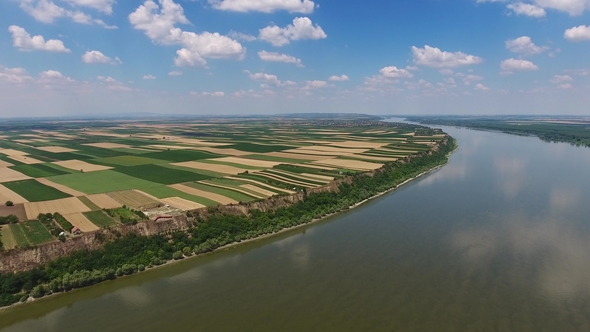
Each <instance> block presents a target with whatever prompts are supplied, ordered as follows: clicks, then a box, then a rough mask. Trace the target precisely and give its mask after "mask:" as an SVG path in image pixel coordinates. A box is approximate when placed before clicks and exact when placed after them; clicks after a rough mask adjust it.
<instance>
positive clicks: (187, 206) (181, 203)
mask: <svg viewBox="0 0 590 332" xmlns="http://www.w3.org/2000/svg"><path fill="white" fill-rule="evenodd" d="M160 201H162V203H165V204H168V205H170V206H174V207H175V208H178V209H181V210H185V211H188V210H196V209H200V208H204V207H205V205H202V204H199V203H195V202H192V201H189V200H186V199H184V198H180V197H168V198H163V199H160Z"/></svg>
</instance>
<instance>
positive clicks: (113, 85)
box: [96, 76, 133, 91]
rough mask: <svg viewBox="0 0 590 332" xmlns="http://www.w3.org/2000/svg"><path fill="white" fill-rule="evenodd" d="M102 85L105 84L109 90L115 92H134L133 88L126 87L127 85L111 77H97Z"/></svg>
mask: <svg viewBox="0 0 590 332" xmlns="http://www.w3.org/2000/svg"><path fill="white" fill-rule="evenodd" d="M96 79H97V80H99V81H100V82H101V83H103V84H105V85H106V87H107V88H108V89H109V90H113V91H133V89H132V88H130V87H128V86H126V85H125V84H123V83H121V82H119V81H117V80H116V79H114V78H112V77H110V76H98V77H96Z"/></svg>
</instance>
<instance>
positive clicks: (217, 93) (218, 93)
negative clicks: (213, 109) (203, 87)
mask: <svg viewBox="0 0 590 332" xmlns="http://www.w3.org/2000/svg"><path fill="white" fill-rule="evenodd" d="M202 95H203V96H205V97H218V98H219V97H223V96H225V92H223V91H215V92H203V93H202Z"/></svg>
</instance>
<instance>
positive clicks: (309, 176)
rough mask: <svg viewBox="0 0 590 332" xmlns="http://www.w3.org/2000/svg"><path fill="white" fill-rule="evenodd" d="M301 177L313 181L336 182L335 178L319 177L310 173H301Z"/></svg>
mask: <svg viewBox="0 0 590 332" xmlns="http://www.w3.org/2000/svg"><path fill="white" fill-rule="evenodd" d="M301 175H303V176H306V177H308V178H312V179H313V178H315V179H318V180H323V181H327V182H330V181H332V180H334V177H332V176H327V175H318V174H309V173H301Z"/></svg>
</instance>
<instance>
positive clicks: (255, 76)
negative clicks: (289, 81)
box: [245, 70, 281, 85]
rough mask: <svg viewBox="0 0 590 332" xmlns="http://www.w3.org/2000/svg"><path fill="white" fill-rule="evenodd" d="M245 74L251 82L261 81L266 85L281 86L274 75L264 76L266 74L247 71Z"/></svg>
mask: <svg viewBox="0 0 590 332" xmlns="http://www.w3.org/2000/svg"><path fill="white" fill-rule="evenodd" d="M245 73H246V74H248V76H249V77H250V79H251V80H253V81H262V82H265V83H266V84H273V85H281V81H280V80H279V78H278V77H277V76H276V75H271V74H266V73H251V72H249V71H247V70H246V71H245Z"/></svg>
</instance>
